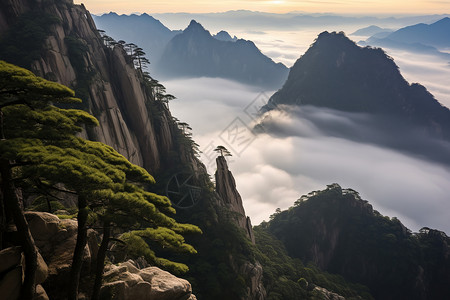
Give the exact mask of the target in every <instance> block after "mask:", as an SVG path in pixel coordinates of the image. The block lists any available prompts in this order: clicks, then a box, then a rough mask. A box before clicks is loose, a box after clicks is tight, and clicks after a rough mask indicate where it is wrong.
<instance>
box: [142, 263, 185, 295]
mask: <svg viewBox="0 0 450 300" xmlns="http://www.w3.org/2000/svg"><path fill="white" fill-rule="evenodd" d="M140 275H141V277H142V279H144V281H147V282H149V283H150V284H151V286H152V289H151V292H150V294H151V299H158V300H187V299H189V297H190V296H191V294H192V287H191V284H190V283H189V281H187V280H185V279H181V278H178V277H176V276H174V275H172V274H170V273H169V272H166V271H163V270H161V269H160V268H157V267H149V268H145V269H143V270H141V272H140Z"/></svg>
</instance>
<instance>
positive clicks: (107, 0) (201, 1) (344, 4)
mask: <svg viewBox="0 0 450 300" xmlns="http://www.w3.org/2000/svg"><path fill="white" fill-rule="evenodd" d="M75 3H76V4H80V3H84V4H85V6H86V8H87V9H88V10H89V11H90V12H91V13H94V14H102V13H108V12H111V11H112V12H116V13H118V14H131V13H144V12H146V13H177V12H185V13H212V12H225V11H230V10H251V11H260V12H269V13H288V12H293V11H301V12H305V13H339V14H366V15H367V14H372V15H373V14H384V15H393V14H420V15H423V14H444V13H450V1H448V2H446V1H433V0H395V1H392V0H375V1H372V0H360V1H356V0H302V1H299V0H284V1H269V0H240V1H238V0H223V1H220V2H219V1H215V2H214V1H205V0H193V1H189V2H187V1H180V0H174V1H161V0H156V1H148V0H132V1H124V0H75Z"/></svg>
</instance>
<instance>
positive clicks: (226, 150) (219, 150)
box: [214, 146, 232, 156]
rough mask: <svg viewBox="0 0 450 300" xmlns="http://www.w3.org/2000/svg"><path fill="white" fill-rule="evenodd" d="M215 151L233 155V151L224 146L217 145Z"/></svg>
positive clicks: (223, 154) (220, 153) (221, 154)
mask: <svg viewBox="0 0 450 300" xmlns="http://www.w3.org/2000/svg"><path fill="white" fill-rule="evenodd" d="M214 151H216V152H217V153H218V154H219V155H220V156H232V155H231V152H230V151H228V149H227V148H225V147H224V146H217V147H216V149H214Z"/></svg>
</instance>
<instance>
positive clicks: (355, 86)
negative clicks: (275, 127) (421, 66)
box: [265, 32, 450, 164]
mask: <svg viewBox="0 0 450 300" xmlns="http://www.w3.org/2000/svg"><path fill="white" fill-rule="evenodd" d="M280 104H289V105H297V106H300V107H305V106H315V107H319V108H325V109H332V110H335V111H337V112H342V113H340V114H347V115H349V114H350V115H352V116H354V115H355V114H356V115H361V116H363V117H361V118H359V119H357V120H356V122H357V124H358V125H357V127H355V126H348V125H346V124H340V125H341V126H343V127H342V128H338V127H337V126H333V125H332V124H330V121H328V122H322V123H321V122H319V121H317V123H316V125H317V126H319V127H321V129H323V130H324V131H326V132H328V133H329V134H332V135H337V136H342V137H345V138H350V139H356V140H360V141H363V142H368V143H377V144H383V145H387V146H390V147H393V148H398V149H402V150H407V151H409V152H413V153H416V154H419V155H424V156H426V157H428V158H430V159H433V160H438V161H443V162H445V163H448V164H450V158H449V156H448V153H450V152H449V151H450V143H449V142H450V110H449V109H448V108H447V107H444V106H442V105H441V104H440V103H439V102H438V101H437V100H436V99H435V98H434V97H433V95H431V94H430V93H429V92H428V91H427V90H426V88H425V87H423V86H422V85H420V84H417V83H414V84H409V83H408V82H406V80H405V79H404V78H403V77H402V75H401V74H400V72H399V70H398V67H397V66H396V64H395V63H394V61H393V59H392V58H390V57H388V56H387V55H386V54H385V52H384V51H383V50H382V49H379V48H378V49H375V48H371V47H365V48H362V47H359V46H358V45H356V44H355V43H354V42H353V41H351V40H350V39H348V38H347V37H346V36H345V35H344V34H343V33H335V32H333V33H328V32H323V33H321V34H320V35H319V36H318V38H317V40H316V42H315V43H314V44H313V45H312V46H311V47H310V48H309V49H308V51H307V52H306V53H305V54H304V55H303V56H302V57H301V58H300V59H298V60H297V62H296V63H295V64H294V66H293V67H292V68H291V71H290V73H289V77H288V80H287V81H286V83H285V84H284V86H283V88H282V89H281V90H279V91H278V92H276V93H275V94H274V95H273V96H272V97H271V98H270V100H269V103H268V105H267V106H266V107H265V109H271V108H274V107H277V106H278V105H280ZM364 116H367V117H364ZM304 117H305V118H310V117H311V116H309V115H308V114H305V115H304ZM350 117H351V116H350ZM363 127H365V128H368V129H370V132H371V133H370V134H367V132H368V131H366V132H364V130H363V129H361V128H363ZM360 129H361V130H360Z"/></svg>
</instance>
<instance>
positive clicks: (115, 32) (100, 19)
mask: <svg viewBox="0 0 450 300" xmlns="http://www.w3.org/2000/svg"><path fill="white" fill-rule="evenodd" d="M93 18H94V21H95V24H96V25H97V28H99V29H102V30H105V31H106V34H107V35H109V36H111V37H113V38H114V39H115V40H117V41H118V40H124V41H126V42H127V43H135V44H137V45H138V46H139V47H141V48H143V49H144V51H145V52H146V54H147V57H148V58H149V59H150V61H151V62H152V63H153V62H155V61H157V60H158V59H159V58H160V57H161V55H162V52H163V50H164V48H165V46H166V45H167V43H168V42H169V41H170V40H171V39H172V38H173V37H174V36H175V35H177V34H179V33H180V32H181V31H178V30H173V31H172V30H170V29H169V28H167V27H166V26H164V25H163V24H162V23H161V22H160V21H159V20H157V19H155V18H153V17H152V16H149V15H148V14H145V13H144V14H142V15H135V14H132V15H118V14H116V13H113V12H111V13H108V14H104V15H101V16H95V15H94V16H93Z"/></svg>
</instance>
